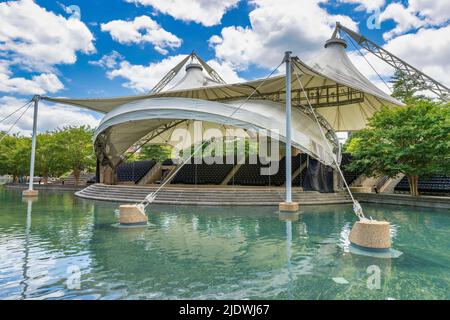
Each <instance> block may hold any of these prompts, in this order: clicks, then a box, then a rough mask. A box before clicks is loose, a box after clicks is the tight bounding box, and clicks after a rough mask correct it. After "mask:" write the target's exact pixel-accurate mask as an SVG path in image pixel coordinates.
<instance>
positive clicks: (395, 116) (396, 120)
mask: <svg viewBox="0 0 450 320" xmlns="http://www.w3.org/2000/svg"><path fill="white" fill-rule="evenodd" d="M346 151H348V152H350V153H352V154H353V156H354V157H355V160H354V161H353V162H352V163H351V164H350V165H349V166H348V169H349V170H352V171H358V170H359V171H363V172H364V173H365V174H366V175H368V176H379V175H386V176H389V177H394V176H396V175H398V174H399V173H403V174H405V175H406V176H408V179H409V181H410V185H411V183H412V185H411V191H412V193H413V194H415V195H417V193H418V192H417V181H418V176H423V175H431V174H436V173H444V174H447V175H449V174H450V109H449V106H448V105H442V104H438V103H436V102H432V101H430V100H424V99H410V100H409V104H408V105H407V106H406V107H397V108H393V109H388V108H383V109H382V110H381V111H379V112H377V113H376V114H374V116H373V117H372V118H371V119H370V121H369V123H368V127H367V128H366V129H363V130H361V131H359V132H357V133H354V134H353V135H352V138H351V140H350V141H349V142H348V144H347V145H346Z"/></svg>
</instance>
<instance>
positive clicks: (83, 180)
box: [59, 172, 95, 186]
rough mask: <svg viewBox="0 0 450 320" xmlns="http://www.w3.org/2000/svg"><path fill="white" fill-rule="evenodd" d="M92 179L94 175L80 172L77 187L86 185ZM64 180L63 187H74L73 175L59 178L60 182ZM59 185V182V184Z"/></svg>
mask: <svg viewBox="0 0 450 320" xmlns="http://www.w3.org/2000/svg"><path fill="white" fill-rule="evenodd" d="M92 177H95V173H87V172H81V173H80V178H79V181H78V185H79V186H85V185H87V181H88V180H89V179H91V178H92ZM62 180H64V184H65V185H69V186H74V185H75V177H74V175H73V173H71V174H70V175H68V176H65V177H61V178H60V181H62ZM59 183H61V182H59Z"/></svg>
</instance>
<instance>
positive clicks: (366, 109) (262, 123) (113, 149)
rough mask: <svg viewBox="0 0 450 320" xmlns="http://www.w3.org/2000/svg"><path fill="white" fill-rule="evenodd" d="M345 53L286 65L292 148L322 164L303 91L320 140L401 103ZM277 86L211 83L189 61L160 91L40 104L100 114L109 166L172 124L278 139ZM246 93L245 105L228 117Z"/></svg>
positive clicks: (336, 45)
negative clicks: (262, 132) (271, 134)
mask: <svg viewBox="0 0 450 320" xmlns="http://www.w3.org/2000/svg"><path fill="white" fill-rule="evenodd" d="M345 47H346V44H345V41H343V40H341V39H331V40H329V41H328V42H327V44H326V46H325V48H324V49H323V52H322V54H321V55H319V56H317V57H316V58H315V59H314V60H312V61H310V62H309V63H308V64H306V63H304V62H302V61H301V60H300V59H298V58H293V61H292V65H293V70H292V73H293V74H292V104H293V107H294V110H296V112H294V113H293V121H292V123H293V141H292V142H293V146H294V147H296V148H298V149H300V150H302V151H303V152H306V153H308V154H310V155H311V156H313V157H315V158H317V159H319V160H320V161H322V162H323V163H325V164H331V163H332V157H333V155H332V154H330V153H329V152H327V151H326V150H328V148H327V147H326V142H325V141H323V138H321V135H320V129H319V127H318V126H317V123H315V120H314V117H313V116H312V115H310V114H309V115H308V114H307V113H306V112H305V110H307V108H306V106H307V99H306V95H305V92H306V94H307V96H308V98H309V101H310V103H311V104H312V106H313V107H314V109H315V111H316V112H317V113H318V114H319V115H320V116H321V118H323V119H324V120H325V121H322V122H321V123H322V125H323V126H324V128H325V129H326V131H327V132H328V134H329V133H330V131H333V130H334V131H354V130H360V129H362V128H364V127H365V126H366V124H367V120H368V119H369V118H370V117H371V116H372V115H373V113H375V112H376V111H378V110H379V109H380V108H381V107H383V106H387V107H392V106H399V105H402V103H401V102H399V101H397V100H396V99H394V98H392V97H390V96H389V95H387V94H386V93H384V92H383V91H382V90H380V89H379V88H377V87H376V86H375V85H373V84H372V83H371V82H370V81H369V80H368V79H367V78H365V77H364V76H363V75H362V74H361V73H360V72H359V71H358V70H357V69H356V67H355V66H354V65H353V64H352V63H351V61H350V59H349V58H348V56H347V54H346V52H345ZM299 81H300V82H301V84H302V86H300V84H299ZM302 87H303V89H302ZM285 88H286V86H285V76H284V75H283V76H274V77H271V78H268V79H265V80H255V81H249V82H244V83H237V84H219V83H218V82H217V81H215V80H213V79H212V78H210V77H208V76H207V75H206V74H204V73H203V72H202V70H201V66H200V65H198V64H193V63H191V64H189V65H187V67H186V75H185V77H184V78H183V79H182V80H181V81H179V82H178V83H177V84H176V85H175V86H173V87H172V88H171V89H169V90H166V91H161V92H157V93H150V94H144V95H137V96H128V97H117V98H108V99H62V98H49V97H45V99H46V100H49V101H53V102H56V103H62V104H68V105H73V106H78V107H82V108H87V109H90V110H95V111H98V112H102V113H107V114H106V116H105V117H104V119H103V120H102V122H101V123H100V125H99V127H98V128H97V130H96V133H95V144H96V150H97V154H99V150H101V154H102V155H103V157H102V158H105V157H106V158H107V159H108V161H109V162H110V163H111V164H113V165H116V164H117V163H119V162H120V156H121V154H122V153H123V152H125V151H126V150H127V149H128V148H129V147H130V146H131V145H133V144H134V143H136V142H137V141H139V140H140V139H142V138H144V137H146V136H147V135H148V134H149V133H152V132H156V133H158V134H157V135H155V136H154V137H153V139H151V141H149V142H150V143H157V142H161V141H167V140H168V139H167V137H168V135H169V134H171V133H172V132H173V131H174V130H175V129H176V128H177V126H185V125H186V123H181V122H180V121H184V120H189V121H194V120H201V121H204V122H205V123H208V127H214V126H215V127H217V129H220V128H221V127H222V128H224V126H225V127H238V128H242V129H245V130H248V129H268V130H271V131H276V132H279V133H280V139H281V141H284V133H285V124H284V123H285V111H284V104H285ZM303 90H305V91H303ZM252 94H253V96H252V100H250V101H247V102H246V103H244V104H243V105H242V106H241V108H240V109H239V110H238V111H237V112H236V113H235V114H233V110H235V109H236V108H237V107H238V106H240V105H241V104H242V101H243V100H245V99H247V98H248V97H249V96H251V95H252ZM301 110H303V111H301ZM231 114H233V116H232V117H231V118H228V117H229V116H230V115H231ZM173 123H175V124H176V125H172V124H173ZM167 127H170V128H169V129H167ZM160 131H161V132H160ZM332 134H333V135H334V132H332ZM334 138H335V135H334ZM330 140H333V139H330ZM334 152H335V153H336V154H337V153H338V152H337V150H334Z"/></svg>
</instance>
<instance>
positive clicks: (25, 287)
mask: <svg viewBox="0 0 450 320" xmlns="http://www.w3.org/2000/svg"><path fill="white" fill-rule="evenodd" d="M26 202H27V216H26V217H27V220H26V224H25V245H24V256H23V264H22V270H23V271H22V275H23V278H22V281H21V285H22V286H23V290H22V293H21V296H22V299H26V298H27V290H28V281H29V277H28V260H29V253H30V232H31V212H32V211H33V199H26Z"/></svg>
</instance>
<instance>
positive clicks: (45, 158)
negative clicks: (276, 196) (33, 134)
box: [36, 132, 67, 183]
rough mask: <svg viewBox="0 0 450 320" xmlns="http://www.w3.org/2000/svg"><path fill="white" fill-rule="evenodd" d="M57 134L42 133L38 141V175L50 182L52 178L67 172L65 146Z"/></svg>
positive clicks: (45, 181)
mask: <svg viewBox="0 0 450 320" xmlns="http://www.w3.org/2000/svg"><path fill="white" fill-rule="evenodd" d="M56 137H57V135H56V134H55V132H45V133H40V134H38V136H37V141H36V173H37V174H38V175H40V176H41V177H43V178H44V183H47V182H48V178H49V177H50V176H53V177H59V176H61V175H62V174H64V173H65V172H66V171H67V166H65V163H64V152H65V147H66V145H65V144H60V143H59V141H57V139H56Z"/></svg>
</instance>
